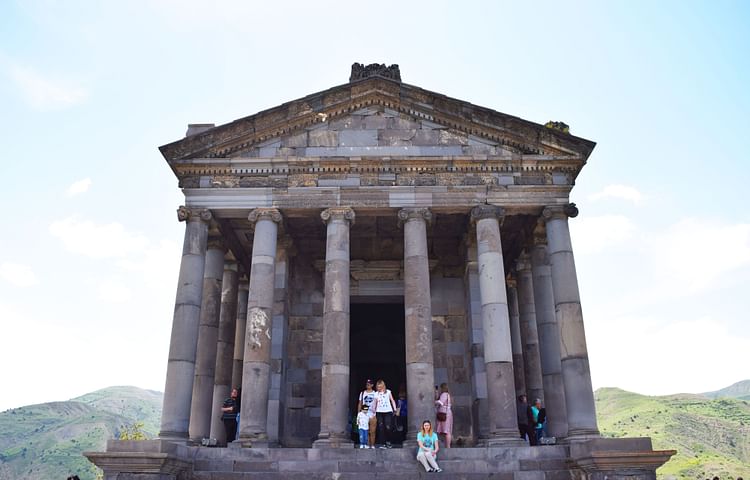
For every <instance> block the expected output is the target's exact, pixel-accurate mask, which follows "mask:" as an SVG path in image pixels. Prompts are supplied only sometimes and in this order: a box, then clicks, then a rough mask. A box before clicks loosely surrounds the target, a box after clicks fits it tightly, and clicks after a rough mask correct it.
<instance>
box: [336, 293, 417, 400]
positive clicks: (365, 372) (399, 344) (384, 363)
mask: <svg viewBox="0 0 750 480" xmlns="http://www.w3.org/2000/svg"><path fill="white" fill-rule="evenodd" d="M350 318H351V332H350V335H349V342H350V343H349V348H350V350H349V351H350V361H351V376H350V377H349V378H350V381H349V397H350V405H351V409H352V412H354V413H355V414H356V411H357V400H358V398H359V393H360V392H361V391H362V390H364V388H365V380H367V379H368V378H369V379H372V381H373V382H377V381H378V379H383V381H385V384H386V388H388V389H389V390H390V391H391V392H392V393H393V398H394V399H396V400H397V399H398V391H399V387H401V386H403V387H404V388H405V386H406V346H405V343H404V304H403V303H377V304H373V303H353V304H351V317H350Z"/></svg>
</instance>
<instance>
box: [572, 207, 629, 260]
mask: <svg viewBox="0 0 750 480" xmlns="http://www.w3.org/2000/svg"><path fill="white" fill-rule="evenodd" d="M635 231H636V226H635V224H634V223H633V222H632V221H631V220H630V219H629V218H628V217H626V216H624V215H601V216H597V217H581V218H579V219H577V220H576V221H574V222H571V223H570V235H571V237H572V241H573V247H574V250H575V251H576V253H580V254H584V255H585V254H589V253H599V252H601V251H603V250H605V249H607V248H610V247H613V246H617V245H621V244H623V243H624V242H626V241H627V240H630V239H631V238H632V237H633V235H634V233H635Z"/></svg>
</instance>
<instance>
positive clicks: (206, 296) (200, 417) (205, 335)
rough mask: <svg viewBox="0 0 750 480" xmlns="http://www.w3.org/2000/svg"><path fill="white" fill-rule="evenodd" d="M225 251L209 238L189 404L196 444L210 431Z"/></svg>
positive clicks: (192, 437) (222, 246) (222, 244)
mask: <svg viewBox="0 0 750 480" xmlns="http://www.w3.org/2000/svg"><path fill="white" fill-rule="evenodd" d="M226 251H227V250H226V247H225V246H224V242H222V240H221V239H220V238H218V237H210V238H209V239H208V250H207V252H206V267H205V270H204V273H203V299H202V301H201V315H200V326H199V327H198V350H197V352H196V357H195V380H194V381H193V401H192V403H191V404H190V429H189V432H190V440H192V441H193V442H195V443H200V441H201V439H203V438H206V437H208V436H209V434H210V433H211V400H212V398H213V391H214V373H215V369H216V342H217V340H218V337H219V309H220V306H221V279H222V273H223V271H224V254H225V253H226Z"/></svg>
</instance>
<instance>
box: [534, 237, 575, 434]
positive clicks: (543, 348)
mask: <svg viewBox="0 0 750 480" xmlns="http://www.w3.org/2000/svg"><path fill="white" fill-rule="evenodd" d="M540 227H541V228H539V227H538V228H537V230H535V232H534V248H533V249H532V250H531V274H532V277H533V281H534V302H535V306H536V324H537V331H538V333H539V358H540V360H541V363H542V384H543V385H544V407H545V408H546V409H547V433H548V434H549V435H551V436H553V437H557V438H564V437H566V436H567V434H568V419H567V418H568V414H567V412H566V410H565V408H566V407H565V389H564V387H563V381H562V365H561V363H560V332H559V331H558V329H557V319H556V318H555V297H554V294H553V292H552V276H551V275H552V274H551V272H550V265H549V255H547V237H546V233H545V232H544V225H543V224H542V225H540Z"/></svg>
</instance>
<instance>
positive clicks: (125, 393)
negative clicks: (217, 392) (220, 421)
mask: <svg viewBox="0 0 750 480" xmlns="http://www.w3.org/2000/svg"><path fill="white" fill-rule="evenodd" d="M161 398H162V395H161V393H158V392H152V391H148V390H142V389H139V388H135V387H110V388H105V389H102V390H98V391H96V392H93V393H89V394H86V395H84V396H82V397H78V398H74V399H72V400H69V401H67V402H51V403H42V404H38V405H29V406H26V407H20V408H14V409H11V410H6V411H5V412H2V413H0V432H2V433H3V434H2V435H0V480H6V479H8V480H10V479H19V478H23V479H29V480H35V479H38V480H52V479H59V478H66V477H67V476H68V475H72V474H77V475H79V476H80V477H81V479H82V480H92V479H94V478H95V476H96V469H95V468H94V467H93V465H91V464H90V463H89V462H88V460H86V458H84V457H83V456H82V455H81V452H84V451H89V450H94V451H95V450H103V449H104V447H105V444H106V441H107V439H110V438H115V436H116V435H117V433H118V430H119V428H120V427H121V426H123V425H132V424H133V423H135V422H143V424H144V428H143V430H144V431H145V432H146V433H147V434H148V435H149V436H155V435H156V433H157V430H158V424H159V417H160V415H161Z"/></svg>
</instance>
